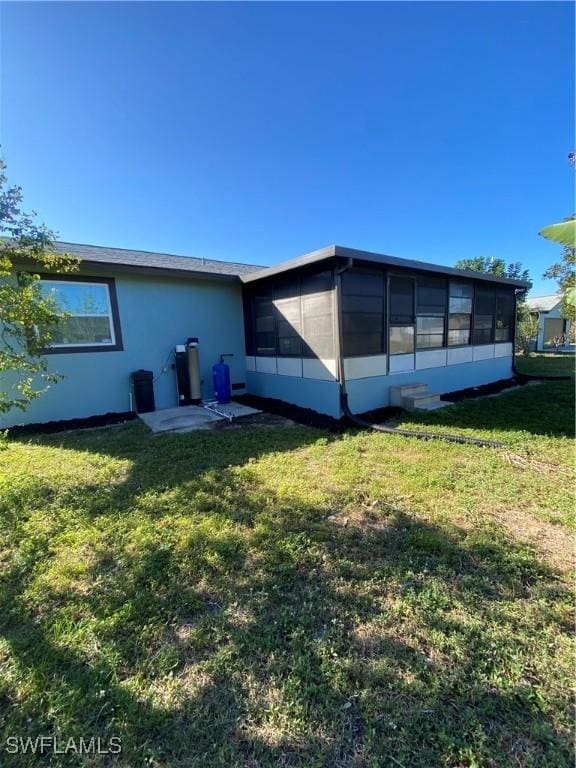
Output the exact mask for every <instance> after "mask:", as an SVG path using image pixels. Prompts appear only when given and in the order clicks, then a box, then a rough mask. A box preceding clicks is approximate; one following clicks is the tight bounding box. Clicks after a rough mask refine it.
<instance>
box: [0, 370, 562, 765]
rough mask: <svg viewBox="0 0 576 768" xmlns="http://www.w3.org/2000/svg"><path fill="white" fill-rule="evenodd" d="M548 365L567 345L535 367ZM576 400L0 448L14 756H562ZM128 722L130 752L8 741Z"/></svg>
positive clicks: (531, 390)
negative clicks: (381, 430) (469, 439)
mask: <svg viewBox="0 0 576 768" xmlns="http://www.w3.org/2000/svg"><path fill="white" fill-rule="evenodd" d="M523 362H524V363H525V364H527V365H528V366H529V367H530V368H532V370H534V367H536V366H538V367H541V368H554V370H557V367H558V366H560V367H562V366H567V367H568V368H569V366H570V365H571V361H570V359H569V358H564V359H561V360H558V358H557V357H555V356H552V357H550V356H541V357H538V358H530V359H529V360H527V361H523ZM573 419H574V414H573V389H572V383H571V382H548V383H545V384H535V385H529V386H526V387H523V388H521V389H518V390H515V391H511V392H507V393H504V394H502V395H500V396H498V397H494V398H487V399H483V400H479V401H468V402H466V403H459V404H457V405H455V406H453V407H451V408H446V409H443V410H442V411H439V412H437V413H431V414H425V415H424V416H422V417H420V416H418V417H415V416H410V417H406V419H405V420H404V422H403V423H404V424H405V425H410V426H415V425H416V424H418V425H419V426H420V427H421V428H429V429H434V430H435V431H438V430H439V429H444V430H447V429H449V430H450V431H452V432H454V431H459V432H462V433H465V434H474V435H477V436H489V437H494V438H496V439H499V440H502V441H504V442H505V443H506V444H507V446H509V447H508V448H506V449H503V450H491V449H482V448H477V447H474V446H465V445H454V444H448V443H441V442H423V441H417V440H413V439H405V438H401V437H396V436H389V435H383V434H378V433H375V432H361V431H354V430H351V431H349V432H347V433H345V434H339V435H335V434H329V433H326V432H322V431H319V430H314V429H311V428H306V427H299V426H286V427H277V428H271V427H264V426H259V427H247V428H244V429H224V430H220V431H217V432H197V433H189V434H179V435H159V436H151V435H150V434H148V433H147V431H146V429H145V428H144V427H143V426H142V425H141V424H139V423H135V422H133V423H130V424H128V425H125V426H122V427H117V428H111V429H100V430H93V431H84V432H73V433H67V434H59V435H53V436H42V437H40V436H38V437H34V438H30V437H26V438H20V439H16V438H14V439H11V440H9V441H8V443H7V446H6V448H5V449H4V450H0V526H1V532H0V765H1V766H2V768H11V766H38V765H51V766H68V765H70V766H80V765H82V766H84V765H85V766H110V765H117V766H122V768H139V767H140V766H158V767H160V766H162V767H163V768H176V766H178V767H182V768H183V767H184V766H186V768H195V767H196V766H198V767H199V768H213V767H216V766H222V768H235V767H242V768H269V767H272V766H274V767H276V766H280V767H284V766H285V767H288V766H290V767H295V768H296V767H297V768H316V767H318V768H320V767H323V768H387V767H388V766H389V767H390V768H398V766H400V768H436V767H437V766H439V767H446V768H447V767H448V766H450V767H451V768H464V767H465V768H480V767H482V768H484V767H486V768H487V767H490V768H506V767H507V766H515V767H516V766H517V767H519V768H520V767H521V768H530V767H531V766H533V767H534V768H536V767H538V768H541V767H542V766H546V767H547V768H566V767H567V766H570V765H572V764H573V756H572V746H571V743H572V738H571V726H572V715H571V711H570V704H571V698H572V697H571V690H570V686H571V683H572V677H573V641H572V606H573V600H574V598H573V593H572V591H571V582H570V579H569V571H570V568H571V556H572V547H573V544H572V541H573V540H572V534H571V531H572V530H573V527H574V520H573V507H574V498H573V495H572V488H573V482H574V478H573V467H574V454H573V442H572V428H573ZM41 734H43V735H55V736H57V737H60V738H61V739H63V740H64V741H65V740H67V739H68V738H70V737H80V736H83V737H85V738H90V737H91V736H95V737H100V738H101V739H102V740H104V741H105V740H107V739H110V737H112V736H119V737H121V739H122V750H123V751H122V754H121V755H120V756H118V757H111V756H104V755H103V756H97V755H91V756H84V757H80V756H78V755H74V754H67V755H60V756H53V757H52V758H48V757H47V756H45V757H43V758H41V757H39V756H38V755H36V756H33V755H30V754H27V755H23V754H19V755H10V754H8V753H6V752H2V751H1V749H2V745H4V744H5V743H6V739H7V738H8V737H9V736H14V735H16V736H23V737H27V736H31V737H32V738H34V737H35V736H37V735H41Z"/></svg>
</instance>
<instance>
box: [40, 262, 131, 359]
mask: <svg viewBox="0 0 576 768" xmlns="http://www.w3.org/2000/svg"><path fill="white" fill-rule="evenodd" d="M40 292H41V294H42V296H43V297H44V298H50V299H52V300H53V301H54V302H55V304H56V305H57V307H58V308H59V309H60V310H61V311H62V313H65V314H66V316H65V317H64V318H63V319H62V320H61V321H60V322H59V323H57V324H56V325H55V326H54V327H52V328H51V329H50V334H51V337H52V338H51V341H50V346H49V347H48V348H47V349H46V350H45V351H46V352H52V353H56V352H74V351H76V352H84V351H98V350H109V351H110V350H119V349H122V340H121V337H120V323H119V319H118V305H117V301H116V291H115V286H114V281H113V280H110V279H108V278H86V279H83V278H77V277H74V278H70V279H69V278H57V279H56V278H54V277H51V276H50V277H48V276H47V277H44V278H42V279H41V280H40Z"/></svg>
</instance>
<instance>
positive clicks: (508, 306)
mask: <svg viewBox="0 0 576 768" xmlns="http://www.w3.org/2000/svg"><path fill="white" fill-rule="evenodd" d="M514 305H515V300H514V292H513V291H511V290H510V289H507V288H501V289H498V292H497V296H496V327H495V330H494V340H495V341H512V336H513V333H514Z"/></svg>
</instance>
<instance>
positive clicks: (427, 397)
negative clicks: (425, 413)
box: [402, 392, 440, 411]
mask: <svg viewBox="0 0 576 768" xmlns="http://www.w3.org/2000/svg"><path fill="white" fill-rule="evenodd" d="M438 402H440V395H439V394H437V393H436V392H422V393H421V394H416V395H409V396H408V397H403V398H402V406H403V407H404V408H406V410H407V411H410V410H414V408H418V407H421V406H423V405H428V404H429V403H438Z"/></svg>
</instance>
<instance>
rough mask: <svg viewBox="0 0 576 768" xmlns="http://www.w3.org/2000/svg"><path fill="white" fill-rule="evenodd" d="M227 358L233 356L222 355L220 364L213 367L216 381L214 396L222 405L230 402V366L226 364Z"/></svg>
mask: <svg viewBox="0 0 576 768" xmlns="http://www.w3.org/2000/svg"><path fill="white" fill-rule="evenodd" d="M225 357H232V355H220V362H219V363H216V364H215V365H213V366H212V377H213V380H214V394H215V395H216V400H218V402H219V403H220V404H221V405H225V404H226V403H229V402H230V392H231V389H230V366H229V365H227V364H226V363H225V362H224V358H225Z"/></svg>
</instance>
